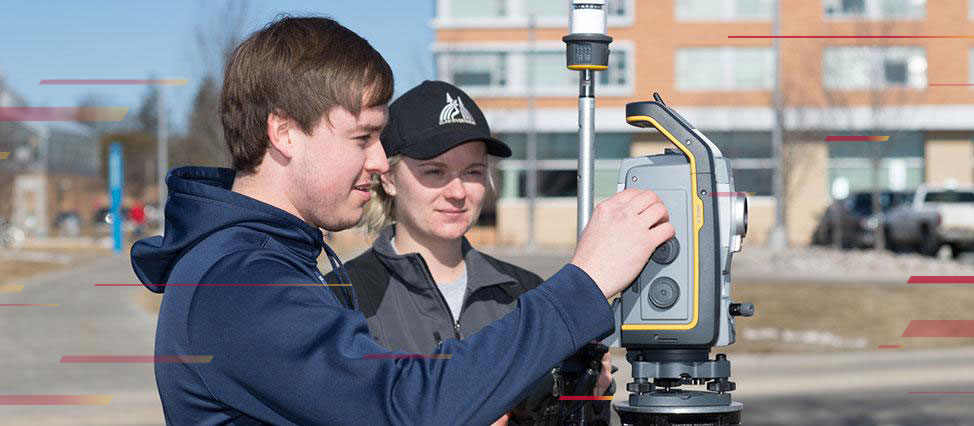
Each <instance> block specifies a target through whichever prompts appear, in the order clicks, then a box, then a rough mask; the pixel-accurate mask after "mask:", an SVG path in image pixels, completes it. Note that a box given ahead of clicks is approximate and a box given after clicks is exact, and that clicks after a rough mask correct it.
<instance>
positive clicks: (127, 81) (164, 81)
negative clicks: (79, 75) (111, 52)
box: [41, 78, 188, 85]
mask: <svg viewBox="0 0 974 426" xmlns="http://www.w3.org/2000/svg"><path fill="white" fill-rule="evenodd" d="M187 81H188V80H186V79H178V78H177V79H156V80H146V79H60V80H59V79H43V80H41V84H42V85H46V84H71V85H75V84H99V85H136V84H172V85H180V84H186V82H187Z"/></svg>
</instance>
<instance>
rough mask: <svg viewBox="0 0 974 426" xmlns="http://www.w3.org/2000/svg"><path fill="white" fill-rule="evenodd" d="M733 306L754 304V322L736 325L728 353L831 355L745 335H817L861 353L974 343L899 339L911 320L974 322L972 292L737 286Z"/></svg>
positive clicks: (959, 287) (816, 347)
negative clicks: (858, 347)
mask: <svg viewBox="0 0 974 426" xmlns="http://www.w3.org/2000/svg"><path fill="white" fill-rule="evenodd" d="M733 295H734V300H736V301H743V302H751V303H754V304H755V306H756V308H757V313H756V314H755V316H753V317H750V318H738V319H737V339H738V340H737V343H736V344H734V345H733V346H731V347H728V348H721V349H722V350H725V351H726V352H780V351H832V350H848V348H841V349H837V348H834V347H831V346H828V345H820V344H806V343H795V342H782V341H780V340H779V341H770V340H768V341H764V340H760V341H749V340H747V339H745V338H743V337H744V335H745V334H746V330H747V329H752V330H757V329H768V328H777V329H788V330H794V331H799V332H800V331H820V332H828V333H831V334H833V335H835V336H838V337H841V338H844V339H848V340H854V339H860V338H864V339H865V340H866V345H865V347H864V348H862V349H865V350H873V349H877V348H878V346H879V345H903V346H904V347H905V348H920V347H943V346H970V345H974V338H905V337H900V336H901V335H902V334H903V331H904V330H905V329H906V326H907V324H908V323H909V322H910V320H913V319H944V320H946V319H955V320H957V319H974V318H971V317H972V316H971V314H970V312H971V310H970V307H971V306H972V304H974V286H972V285H966V286H965V285H963V284H952V285H930V284H926V285H923V284H919V285H918V284H913V285H897V286H889V285H886V286H882V285H848V284H845V285H838V284H748V283H736V284H734V290H733Z"/></svg>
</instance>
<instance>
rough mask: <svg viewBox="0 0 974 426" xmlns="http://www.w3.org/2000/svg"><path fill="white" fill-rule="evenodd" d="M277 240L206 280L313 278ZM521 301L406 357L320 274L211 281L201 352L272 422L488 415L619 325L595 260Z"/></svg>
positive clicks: (215, 373)
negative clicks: (316, 280)
mask: <svg viewBox="0 0 974 426" xmlns="http://www.w3.org/2000/svg"><path fill="white" fill-rule="evenodd" d="M308 281H309V279H308V278H307V277H305V276H303V275H302V274H301V273H300V272H299V270H298V269H297V268H296V267H295V265H290V264H289V262H288V259H286V258H284V257H283V256H282V255H280V254H277V253H275V252H273V251H253V252H248V253H238V254H234V255H231V256H228V257H226V258H224V259H222V260H221V261H220V262H219V263H217V264H216V265H214V267H213V268H212V269H211V270H210V271H209V272H208V273H207V274H206V276H204V278H203V283H208V282H213V283H235V284H306V283H308ZM520 300H521V303H520V304H519V306H518V308H517V309H516V310H515V311H514V312H512V313H510V314H508V315H507V316H505V317H504V318H502V319H500V320H498V321H495V322H494V323H493V324H491V325H489V326H487V327H484V329H482V330H481V331H480V332H478V333H475V334H474V335H472V336H469V337H468V338H466V339H464V340H448V341H446V342H444V344H443V345H441V346H440V347H439V348H438V349H437V352H436V354H437V355H440V356H443V357H446V356H449V359H409V358H407V357H398V359H397V357H396V356H395V354H394V353H392V352H389V351H388V350H386V349H383V348H382V347H380V346H379V345H377V344H376V343H375V342H374V341H373V340H372V338H371V337H370V336H369V333H368V328H367V325H366V321H365V318H364V316H362V314H361V313H359V312H356V311H352V310H348V309H344V308H341V307H340V306H339V304H338V301H337V299H336V298H335V297H334V295H333V294H332V293H331V292H330V291H328V289H327V288H323V287H321V286H308V285H302V286H293V285H289V286H201V287H199V288H198V289H197V291H196V295H195V297H194V300H193V302H192V305H191V308H190V316H189V320H190V321H189V325H188V334H189V344H190V347H191V350H192V351H193V354H202V355H212V356H213V358H212V361H211V362H209V363H207V364H197V366H198V367H199V370H198V371H199V374H200V377H201V379H202V380H203V382H204V384H205V386H206V388H207V389H208V390H209V392H210V393H211V395H212V396H213V397H214V398H215V399H217V400H219V401H221V402H222V403H224V404H226V405H228V406H229V407H231V408H233V409H234V410H237V411H240V412H242V413H245V414H247V415H249V416H251V417H254V418H257V419H260V420H261V421H264V422H267V423H272V424H291V423H294V424H350V423H355V424H474V425H475V424H489V423H490V422H492V421H494V420H496V419H497V418H498V417H500V416H501V414H503V413H504V411H505V410H506V409H507V408H508V407H511V406H512V405H514V404H515V403H516V402H517V399H518V397H519V396H520V395H523V391H524V390H525V389H526V388H527V387H528V386H529V385H530V384H531V382H532V381H533V380H534V379H536V378H537V377H538V376H540V375H541V374H542V373H544V372H545V371H547V370H548V369H549V368H550V367H551V366H553V365H554V364H555V363H557V362H558V361H560V360H561V359H563V358H565V357H566V356H568V355H569V354H571V353H573V352H575V351H576V350H578V348H579V347H581V346H582V345H584V344H585V343H586V342H588V341H590V340H592V339H594V338H597V337H599V336H602V335H605V334H607V333H608V332H609V331H611V329H612V325H613V324H612V322H613V320H612V315H611V312H610V310H609V307H608V304H607V303H606V301H605V298H604V297H603V296H602V293H601V292H600V291H599V289H598V287H597V286H596V285H595V284H594V282H592V280H591V278H590V277H588V275H587V274H585V272H583V271H582V270H581V269H578V268H577V267H575V266H573V265H567V266H565V267H564V268H562V270H561V271H560V272H558V273H557V274H555V275H554V276H553V277H552V278H551V279H549V280H548V281H547V282H545V283H544V284H543V285H541V286H540V287H538V288H537V289H535V290H532V291H530V292H528V293H525V294H524V295H523V296H522V297H521V298H520Z"/></svg>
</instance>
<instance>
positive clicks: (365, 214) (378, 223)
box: [358, 154, 496, 235]
mask: <svg viewBox="0 0 974 426" xmlns="http://www.w3.org/2000/svg"><path fill="white" fill-rule="evenodd" d="M401 161H402V155H401V154H396V155H393V156H392V157H389V171H388V172H386V173H392V170H393V167H395V166H396V165H397V164H399V162H401ZM495 164H496V161H495V160H494V158H493V157H492V156H490V155H488V156H487V194H488V195H492V194H494V193H495V191H494V174H495V173H496V167H495ZM370 191H371V192H372V198H370V199H369V201H367V202H366V203H365V206H364V207H363V208H362V209H363V211H362V220H360V221H359V223H358V226H359V227H361V228H363V229H364V230H365V232H366V233H369V234H372V235H375V234H378V233H379V232H380V231H382V228H385V227H386V226H389V225H391V224H393V223H395V219H396V211H395V202H394V201H395V197H393V196H392V195H389V194H388V193H387V192H386V191H385V188H383V187H382V181H381V180H380V176H379V175H377V174H376V175H372V186H371V188H370Z"/></svg>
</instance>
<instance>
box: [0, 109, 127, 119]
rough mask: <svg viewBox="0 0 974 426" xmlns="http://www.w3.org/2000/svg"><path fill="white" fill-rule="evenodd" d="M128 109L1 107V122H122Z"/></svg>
mask: <svg viewBox="0 0 974 426" xmlns="http://www.w3.org/2000/svg"><path fill="white" fill-rule="evenodd" d="M128 110H129V109H128V108H127V107H77V108H76V107H0V121H122V119H124V118H125V115H126V114H127V113H128Z"/></svg>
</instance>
